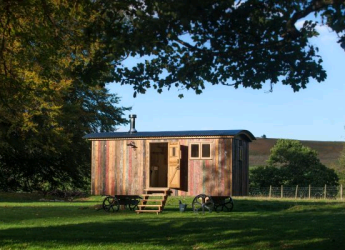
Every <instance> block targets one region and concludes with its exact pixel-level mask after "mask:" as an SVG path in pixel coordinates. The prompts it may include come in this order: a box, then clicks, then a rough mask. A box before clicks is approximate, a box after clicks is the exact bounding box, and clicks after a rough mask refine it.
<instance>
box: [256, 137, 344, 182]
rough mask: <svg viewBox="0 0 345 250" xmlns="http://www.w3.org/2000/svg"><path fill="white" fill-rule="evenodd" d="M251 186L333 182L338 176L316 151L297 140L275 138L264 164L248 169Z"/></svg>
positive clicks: (337, 179) (336, 180)
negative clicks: (324, 163) (266, 161)
mask: <svg viewBox="0 0 345 250" xmlns="http://www.w3.org/2000/svg"><path fill="white" fill-rule="evenodd" d="M250 175H251V176H250V181H251V185H253V186H261V187H267V186H270V185H273V186H279V185H288V186H289V185H290V186H291V185H301V186H308V185H313V186H324V185H325V184H327V185H332V186H334V185H337V184H338V181H339V178H338V176H337V174H336V173H335V171H334V170H333V169H330V168H327V167H326V166H324V165H323V164H322V163H321V162H320V160H319V158H318V156H317V152H316V151H315V150H313V149H311V148H309V147H306V146H303V144H302V143H301V142H299V141H294V140H283V139H281V140H278V141H277V143H276V144H275V145H274V147H273V148H272V149H271V154H270V157H269V159H268V165H267V166H261V167H258V168H255V169H253V170H251V173H250Z"/></svg>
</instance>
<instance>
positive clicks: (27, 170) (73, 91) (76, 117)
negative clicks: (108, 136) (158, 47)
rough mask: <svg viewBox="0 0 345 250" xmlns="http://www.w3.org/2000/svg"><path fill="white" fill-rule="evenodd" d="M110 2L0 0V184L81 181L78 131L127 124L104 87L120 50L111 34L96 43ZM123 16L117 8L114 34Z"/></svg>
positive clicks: (83, 156) (85, 162) (83, 161)
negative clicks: (109, 38) (107, 38)
mask: <svg viewBox="0 0 345 250" xmlns="http://www.w3.org/2000/svg"><path fill="white" fill-rule="evenodd" d="M116 4H117V3H113V2H109V3H103V1H55V0H50V1H41V0H28V1H17V0H13V1H12V0H11V1H9V0H5V1H1V2H0V183H1V184H0V185H1V187H0V188H1V189H4V190H25V191H32V190H40V189H44V188H66V186H73V187H82V186H83V185H84V184H85V183H86V182H87V180H88V177H89V175H90V169H89V162H90V146H89V143H88V142H86V141H85V140H84V139H82V137H83V136H84V135H85V134H86V133H90V132H97V131H111V130H114V129H116V126H117V125H119V124H125V123H127V120H126V119H124V118H122V116H123V114H124V113H123V112H124V111H126V110H128V108H124V107H116V106H115V105H117V104H118V102H119V98H118V97H117V96H116V95H111V94H109V93H108V92H107V90H106V89H105V88H104V85H105V83H107V82H111V81H113V79H114V74H113V70H114V67H115V65H117V64H118V61H121V60H122V58H121V57H122V56H123V55H124V54H125V53H126V51H125V50H123V48H122V47H121V46H120V48H118V49H114V47H115V46H116V43H115V40H114V39H113V41H112V44H111V45H110V44H108V45H106V44H105V43H101V42H100V40H102V39H103V37H102V32H103V31H104V29H109V28H110V27H105V25H103V23H102V22H103V20H105V19H106V18H107V15H108V14H109V11H105V10H106V9H107V8H108V7H109V8H110V9H115V7H114V5H116ZM111 6H113V7H114V8H113V7H111ZM99 10H103V11H101V12H99ZM114 13H116V12H114ZM123 19H124V14H123V13H122V12H121V9H120V8H119V12H117V13H116V15H115V16H114V17H112V20H113V21H116V20H117V22H116V23H114V24H113V25H115V26H116V25H117V26H118V28H117V29H115V30H114V31H113V33H112V34H113V35H114V36H117V34H119V33H121V32H123V31H124V30H126V27H127V26H126V25H127V24H126V23H127V22H126V20H123ZM108 23H109V22H108ZM98 26H102V29H100V30H99V31H98V30H97V27H98ZM96 31H97V32H96ZM126 33H127V32H126ZM119 43H120V44H121V43H123V40H120V41H119ZM105 46H107V47H105ZM108 55H111V56H108Z"/></svg>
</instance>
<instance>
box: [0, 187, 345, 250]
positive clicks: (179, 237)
mask: <svg viewBox="0 0 345 250" xmlns="http://www.w3.org/2000/svg"><path fill="white" fill-rule="evenodd" d="M6 195H7V194H6ZM26 196H27V197H26V198H25V195H24V196H14V197H13V198H12V199H11V197H7V198H6V199H4V195H3V194H0V200H6V201H3V202H0V249H47V248H55V249H342V248H343V247H344V243H345V239H344V236H343V235H345V226H344V223H343V222H344V221H345V204H344V203H343V202H339V201H331V202H330V201H320V200H311V201H309V200H278V199H272V200H262V199H258V198H256V199H249V198H236V199H235V208H234V211H233V212H231V213H228V212H220V213H215V212H213V213H205V214H195V213H193V212H192V211H191V202H192V198H191V197H185V198H184V197H180V198H177V197H171V198H169V200H168V202H167V206H166V209H165V211H164V212H163V213H162V214H159V215H156V214H139V215H137V214H135V213H134V212H132V211H128V210H124V211H119V212H118V213H113V214H109V213H106V212H104V211H103V210H100V209H99V205H100V204H101V201H102V197H90V198H87V199H80V200H77V201H73V202H50V201H41V202H39V201H38V200H39V197H35V198H32V197H28V195H26ZM179 199H181V200H182V202H183V203H187V204H188V211H186V212H184V213H180V212H179V210H178V200H179Z"/></svg>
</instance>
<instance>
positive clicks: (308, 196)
mask: <svg viewBox="0 0 345 250" xmlns="http://www.w3.org/2000/svg"><path fill="white" fill-rule="evenodd" d="M310 195H311V185H309V194H308V198H309V200H310Z"/></svg>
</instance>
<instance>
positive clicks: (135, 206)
mask: <svg viewBox="0 0 345 250" xmlns="http://www.w3.org/2000/svg"><path fill="white" fill-rule="evenodd" d="M139 202H140V200H139V199H133V200H130V201H129V204H128V207H129V210H132V211H134V210H138V204H139Z"/></svg>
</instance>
